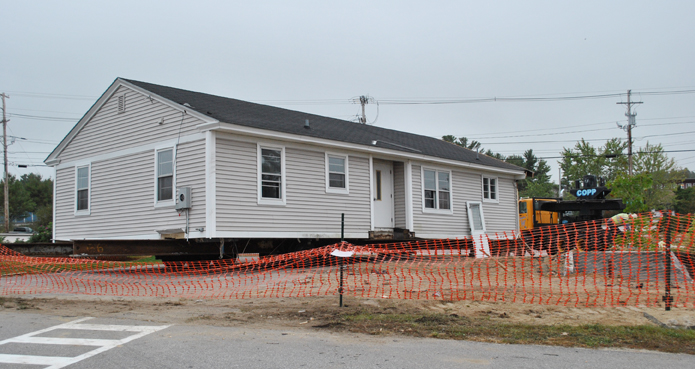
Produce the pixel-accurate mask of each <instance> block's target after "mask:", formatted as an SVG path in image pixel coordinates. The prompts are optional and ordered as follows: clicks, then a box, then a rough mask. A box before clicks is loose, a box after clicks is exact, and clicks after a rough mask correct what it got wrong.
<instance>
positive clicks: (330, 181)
mask: <svg viewBox="0 0 695 369" xmlns="http://www.w3.org/2000/svg"><path fill="white" fill-rule="evenodd" d="M326 192H334V193H348V157H347V156H344V155H334V154H326Z"/></svg>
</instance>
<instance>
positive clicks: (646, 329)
mask: <svg viewBox="0 0 695 369" xmlns="http://www.w3.org/2000/svg"><path fill="white" fill-rule="evenodd" d="M323 326H324V327H326V328H333V329H339V330H349V331H352V332H360V333H368V334H404V335H409V336H416V337H433V338H445V339H465V340H472V341H482V342H496V343H510V344H539V345H555V346H571V347H587V348H601V347H612V348H631V349H646V350H657V351H664V352H678V353H687V354H691V355H695V330H687V329H669V328H662V327H654V326H646V325H642V326H605V325H594V324H592V325H580V326H570V325H551V326H543V325H528V324H518V323H517V324H509V323H500V322H499V321H492V320H490V319H475V320H473V319H470V318H467V317H459V316H457V315H455V314H454V315H446V314H425V315H413V314H397V313H396V314H391V313H383V314H381V313H379V314H374V313H370V312H366V311H356V312H351V313H350V312H349V313H343V314H341V315H339V316H337V317H336V318H335V319H334V320H333V321H331V322H329V323H328V324H324V325H323Z"/></svg>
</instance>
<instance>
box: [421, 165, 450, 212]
mask: <svg viewBox="0 0 695 369" xmlns="http://www.w3.org/2000/svg"><path fill="white" fill-rule="evenodd" d="M422 187H423V201H424V208H425V210H427V209H432V210H447V211H448V210H451V172H450V171H448V170H436V169H427V168H423V170H422Z"/></svg>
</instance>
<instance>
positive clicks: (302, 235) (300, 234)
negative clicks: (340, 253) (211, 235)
mask: <svg viewBox="0 0 695 369" xmlns="http://www.w3.org/2000/svg"><path fill="white" fill-rule="evenodd" d="M216 236H217V238H334V239H340V232H338V233H307V232H235V231H217V234H216ZM191 237H193V236H191ZM345 238H369V232H353V233H345Z"/></svg>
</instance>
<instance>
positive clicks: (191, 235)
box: [58, 231, 209, 241]
mask: <svg viewBox="0 0 695 369" xmlns="http://www.w3.org/2000/svg"><path fill="white" fill-rule="evenodd" d="M188 238H209V237H208V236H207V235H206V234H205V232H198V231H195V232H190V233H189V234H188ZM161 239H163V238H162V235H160V234H159V233H157V232H152V233H143V234H135V235H128V236H110V237H66V238H60V239H58V241H79V240H161Z"/></svg>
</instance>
